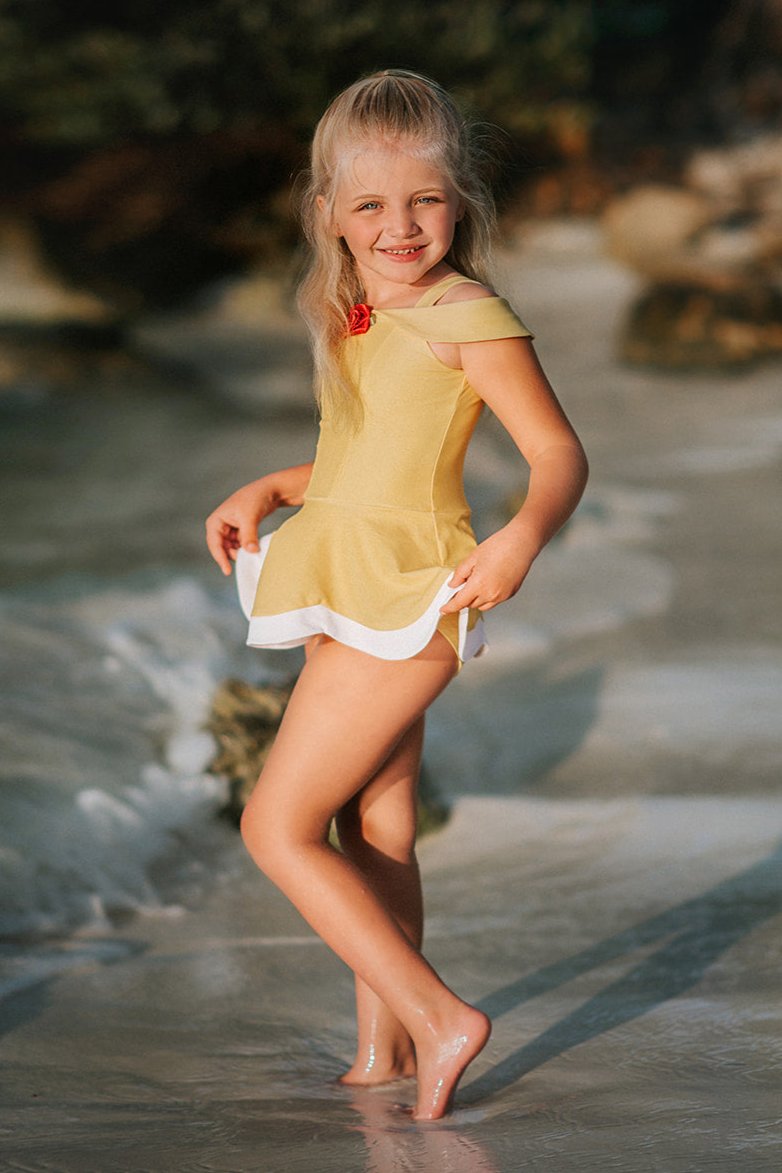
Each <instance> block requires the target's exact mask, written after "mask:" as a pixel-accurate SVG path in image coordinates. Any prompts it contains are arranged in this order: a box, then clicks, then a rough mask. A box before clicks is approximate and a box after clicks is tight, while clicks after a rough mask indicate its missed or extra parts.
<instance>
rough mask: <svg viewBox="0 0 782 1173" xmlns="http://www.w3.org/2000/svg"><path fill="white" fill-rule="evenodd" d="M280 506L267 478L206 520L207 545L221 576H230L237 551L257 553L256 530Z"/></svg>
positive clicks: (240, 491)
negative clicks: (242, 549) (220, 571)
mask: <svg viewBox="0 0 782 1173" xmlns="http://www.w3.org/2000/svg"><path fill="white" fill-rule="evenodd" d="M279 504H280V500H279V497H278V495H277V493H275V491H274V490H273V489H272V487H271V486H270V484H269V481H268V479H267V478H266V477H262V478H261V480H259V481H252V482H251V483H250V484H249V485H245V486H244V487H243V488H241V489H237V490H236V492H235V493H232V494H231V496H230V497H226V499H225V501H223V503H222V505H218V506H217V508H216V509H215V510H214V512H213V513H210V514H209V517H207V519H206V544H207V546H208V547H209V553H210V554H211V555H212V557H213V558H214V560H215V562H216V563H217V565H218V566H219V567H220V569H221V570H222V572H223V574H230V573H231V562H232V561H234V560H235V559H236V551H237V550H238V549H239V547H240V546H242V547H243V548H244V549H245V550H252V551H254V550H257V549H258V526H259V525H260V523H261V522H262V521H263V519H264V517H267V516H268V515H269V514H270V513H273V512H274V510H275V509H276V508H277V506H278V505H279Z"/></svg>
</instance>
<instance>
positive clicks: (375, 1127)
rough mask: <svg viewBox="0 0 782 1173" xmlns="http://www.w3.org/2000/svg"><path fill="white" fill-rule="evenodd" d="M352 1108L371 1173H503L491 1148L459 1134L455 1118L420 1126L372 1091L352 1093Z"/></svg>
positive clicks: (388, 1100) (398, 1106) (355, 1091)
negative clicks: (355, 1113) (434, 1172)
mask: <svg viewBox="0 0 782 1173" xmlns="http://www.w3.org/2000/svg"><path fill="white" fill-rule="evenodd" d="M350 1106H351V1108H353V1109H354V1111H355V1112H357V1113H358V1116H359V1117H360V1120H359V1123H357V1124H356V1125H355V1126H354V1127H355V1129H356V1131H357V1132H360V1133H361V1135H362V1136H363V1138H364V1143H365V1145H366V1149H367V1163H366V1173H399V1170H400V1169H403V1170H404V1171H405V1173H416V1171H418V1170H420V1173H432V1170H434V1169H437V1170H440V1171H442V1173H500V1169H499V1165H497V1164H495V1162H494V1160H493V1158H492V1157H491V1156H490V1155H489V1153H488V1152H487V1151H486V1149H485V1148H484V1147H483V1146H482V1145H481V1144H479V1143H478V1142H477V1141H476V1140H475V1139H474V1137H472V1136H470V1137H468V1136H466V1135H465V1133H464V1132H463V1131H460V1129H459V1127H458V1124H457V1125H454V1123H453V1120H454V1118H453V1117H449V1118H448V1119H447V1120H446V1121H444V1122H443V1123H436V1124H416V1123H415V1122H414V1121H413V1120H411V1119H410V1118H409V1116H408V1115H407V1109H405V1108H402V1107H400V1105H399V1104H398V1103H396V1102H395V1101H394V1100H391V1099H387V1098H386V1097H385V1095H384V1094H383V1093H382V1092H380V1091H379V1090H378V1089H371V1088H354V1089H352V1093H351V1103H350Z"/></svg>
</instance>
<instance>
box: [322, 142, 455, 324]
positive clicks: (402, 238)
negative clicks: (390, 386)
mask: <svg viewBox="0 0 782 1173" xmlns="http://www.w3.org/2000/svg"><path fill="white" fill-rule="evenodd" d="M462 214H463V208H462V204H461V201H460V199H459V197H458V195H457V194H456V192H455V190H454V188H453V186H452V185H451V183H450V181H449V180H448V178H447V177H446V176H445V175H444V174H443V172H442V171H441V170H440V169H439V168H438V167H436V166H434V164H432V163H430V162H428V161H427V160H425V159H422V158H420V157H418V156H416V155H414V154H408V153H407V152H406V151H405V150H404V149H403V148H402V147H398V148H394V147H384V148H380V149H375V150H367V151H364V152H362V153H361V154H360V155H357V156H356V157H355V159H354V160H353V161H352V162H351V164H350V166H349V167H348V168H346V173H345V175H344V176H343V178H342V180H341V182H340V183H339V185H338V187H337V195H336V199H335V203H334V231H335V232H336V233H337V235H338V236H341V237H342V239H343V240H344V241H345V244H346V245H347V247H348V249H349V250H350V252H351V253H352V255H353V257H354V259H355V262H356V268H357V270H358V273H359V276H360V278H361V282H362V285H363V287H364V293H365V296H366V298H367V300H368V301H371V302H372V304H373V305H391V304H400V305H403V304H405V303H406V300H408V299H409V297H410V296H411V294H407V296H406V289H404V288H403V289H400V284H401V285H402V286H403V287H408V288H411V287H412V288H415V289H417V290H418V291H420V289H421V288H422V287H426V285H429V284H430V283H432V282H433V281H437V280H439V279H440V278H441V277H443V276H444V275H445V274H446V273H447V272H448V271H449V266H448V265H447V264H446V263H445V257H446V256H447V254H448V252H449V250H450V248H451V244H452V243H453V235H454V231H455V228H456V223H457V221H458V220H460V219H461V217H462ZM413 300H415V298H413Z"/></svg>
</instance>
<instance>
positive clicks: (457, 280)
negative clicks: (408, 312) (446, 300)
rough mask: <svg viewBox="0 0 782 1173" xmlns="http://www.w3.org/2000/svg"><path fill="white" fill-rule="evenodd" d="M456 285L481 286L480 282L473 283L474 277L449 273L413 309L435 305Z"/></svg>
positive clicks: (427, 291) (428, 290)
mask: <svg viewBox="0 0 782 1173" xmlns="http://www.w3.org/2000/svg"><path fill="white" fill-rule="evenodd" d="M454 285H480V282H479V281H473V279H472V277H463V276H462V274H461V273H449V274H448V276H447V277H443V279H442V280H441V281H436V282H435V283H434V285H430V286H429V288H428V289H427V290H426V292H425V293H424V295H423V297H420V298H419V299H418V301H417V302H416V303H415V306H414V307H412V308H414V309H421V308H422V307H423V306H430V305H434V304H435V302H437V301H439V300H440V298H441V297H444V296H445V294H446V293H447V292H448V290H449V289H451V288H453V286H454Z"/></svg>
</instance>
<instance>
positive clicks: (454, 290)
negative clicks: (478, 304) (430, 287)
mask: <svg viewBox="0 0 782 1173" xmlns="http://www.w3.org/2000/svg"><path fill="white" fill-rule="evenodd" d="M454 275H455V276H459V277H461V274H454ZM496 296H497V294H496V293H495V292H494V290H493V289H489V287H488V285H482V284H481V283H480V281H473V280H472V278H471V277H461V280H460V281H458V282H454V283H453V284H451V285H449V286H448V288H447V289H446V290H445V292H444V293H443V295H442V297H439V298H438V299H437V302H436V303H435V304H436V305H450V304H452V303H453V302H459V301H478V300H480V299H481V298H484V297H496Z"/></svg>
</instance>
